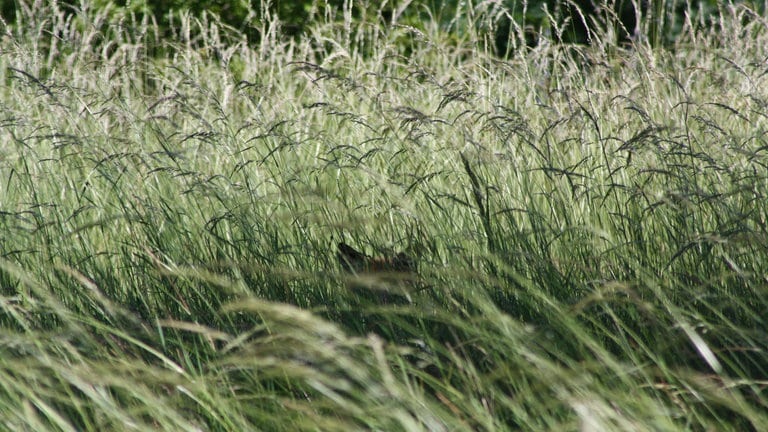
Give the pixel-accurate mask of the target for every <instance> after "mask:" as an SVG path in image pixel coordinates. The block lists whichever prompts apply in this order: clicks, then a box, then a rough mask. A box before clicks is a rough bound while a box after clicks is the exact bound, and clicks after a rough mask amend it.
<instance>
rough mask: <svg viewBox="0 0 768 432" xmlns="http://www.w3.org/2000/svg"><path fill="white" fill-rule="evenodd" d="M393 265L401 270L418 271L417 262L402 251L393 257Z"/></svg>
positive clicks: (397, 269)
mask: <svg viewBox="0 0 768 432" xmlns="http://www.w3.org/2000/svg"><path fill="white" fill-rule="evenodd" d="M392 267H394V269H395V271H399V272H413V271H416V263H415V262H414V261H413V260H412V259H411V257H409V256H408V255H406V254H405V253H404V252H400V253H398V254H397V255H395V257H394V258H392Z"/></svg>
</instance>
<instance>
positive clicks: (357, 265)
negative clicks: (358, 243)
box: [336, 242, 367, 272]
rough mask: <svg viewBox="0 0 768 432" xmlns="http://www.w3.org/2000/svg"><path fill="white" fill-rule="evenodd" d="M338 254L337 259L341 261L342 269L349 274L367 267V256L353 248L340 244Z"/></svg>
mask: <svg viewBox="0 0 768 432" xmlns="http://www.w3.org/2000/svg"><path fill="white" fill-rule="evenodd" d="M338 248H339V250H338V252H336V257H337V258H338V259H339V264H341V267H342V268H343V269H344V270H346V271H348V272H359V271H361V270H362V269H363V268H364V267H365V259H366V258H367V256H366V255H365V254H364V253H362V252H358V251H357V250H355V249H354V248H353V247H352V246H350V245H348V244H346V243H343V242H342V243H339V245H338Z"/></svg>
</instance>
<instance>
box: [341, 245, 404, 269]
mask: <svg viewBox="0 0 768 432" xmlns="http://www.w3.org/2000/svg"><path fill="white" fill-rule="evenodd" d="M338 247H339V250H338V251H337V252H336V256H337V257H338V259H339V263H340V264H341V267H342V268H343V269H344V270H345V271H347V272H350V273H411V272H414V271H415V270H416V265H415V263H414V261H413V260H412V259H411V258H410V257H409V256H408V255H406V254H405V253H403V252H400V253H398V254H396V255H394V256H383V257H371V256H369V255H366V254H364V253H362V252H360V251H358V250H356V249H355V248H353V247H352V246H350V245H348V244H346V243H343V242H342V243H339V246H338Z"/></svg>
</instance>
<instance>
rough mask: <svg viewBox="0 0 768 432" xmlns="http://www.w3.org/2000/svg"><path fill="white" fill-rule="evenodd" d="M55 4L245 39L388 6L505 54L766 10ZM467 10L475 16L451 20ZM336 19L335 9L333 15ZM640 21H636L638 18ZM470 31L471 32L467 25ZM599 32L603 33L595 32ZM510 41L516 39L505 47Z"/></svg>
mask: <svg viewBox="0 0 768 432" xmlns="http://www.w3.org/2000/svg"><path fill="white" fill-rule="evenodd" d="M29 1H30V0H12V1H8V0H6V1H3V2H0V5H1V6H0V12H1V13H2V16H3V20H4V21H5V22H7V23H13V22H14V21H15V16H16V11H17V10H18V9H19V8H22V7H24V5H25V4H27V3H29ZM58 3H59V5H60V6H61V7H62V8H63V9H65V10H70V11H72V12H76V11H77V10H78V9H79V8H80V7H82V5H83V4H84V3H85V4H90V5H92V6H93V7H96V8H107V7H110V8H121V9H124V10H127V11H128V12H131V13H134V14H137V15H142V14H151V15H153V16H154V17H155V18H156V20H157V22H158V24H159V26H160V29H161V32H164V33H167V30H168V28H169V26H170V25H171V23H172V20H171V16H172V15H171V12H178V11H188V12H190V13H191V14H192V15H193V16H202V15H203V14H204V13H212V14H215V15H216V16H218V17H219V18H220V19H221V21H222V22H223V23H224V24H227V25H228V26H231V27H233V28H235V29H237V30H238V31H240V32H241V33H243V34H244V35H245V36H246V37H247V38H248V39H249V40H251V41H257V40H259V38H260V37H261V34H260V31H261V29H263V28H264V27H263V26H262V24H264V23H265V22H268V21H271V20H273V19H274V18H275V17H276V18H278V19H279V21H280V23H281V30H282V32H283V34H284V35H286V36H289V37H301V35H302V34H303V32H304V31H305V30H306V28H307V26H308V25H309V24H310V23H311V22H312V20H313V19H317V18H318V17H322V16H323V13H322V11H323V10H324V9H326V8H329V9H331V10H333V9H336V10H340V11H341V10H344V9H345V8H347V11H348V12H349V13H351V16H352V18H353V19H354V18H359V17H360V16H362V15H366V16H368V17H370V16H378V17H379V18H380V19H381V20H382V21H383V22H385V23H389V22H392V17H393V14H394V11H397V12H398V16H397V22H398V23H401V24H402V23H405V24H408V25H414V26H418V25H419V23H420V22H422V21H424V20H438V21H439V24H440V25H441V26H442V27H443V28H444V29H445V31H447V32H454V33H456V34H464V33H465V32H466V31H468V30H470V29H468V28H466V26H469V25H471V26H475V27H477V26H478V22H481V23H482V27H483V28H482V29H481V30H485V31H487V32H489V33H488V35H489V36H490V37H492V38H493V39H494V42H495V45H496V51H497V54H498V55H500V56H505V55H508V54H509V53H510V51H511V50H512V47H511V45H510V43H509V42H510V40H513V39H514V40H517V41H518V42H519V43H520V44H524V45H528V46H532V45H536V44H537V41H538V40H539V39H540V37H541V35H545V36H546V37H548V38H550V39H552V40H554V41H556V42H560V43H580V44H588V43H591V42H592V35H593V34H595V33H596V32H597V33H601V30H602V31H604V30H606V29H607V28H608V27H612V28H611V29H610V30H613V33H612V34H615V35H616V40H615V41H611V42H614V43H617V44H623V43H627V42H629V41H631V40H634V39H636V38H638V37H639V38H643V39H644V40H645V41H647V42H648V43H650V44H651V45H654V46H670V45H671V44H672V43H673V42H674V41H675V40H676V38H677V37H678V36H679V34H680V33H681V32H682V31H683V24H684V23H685V22H686V19H688V18H686V17H690V21H691V22H694V23H695V24H697V25H699V26H702V27H704V28H710V27H714V26H715V25H716V23H717V19H716V18H717V16H718V11H719V8H722V7H728V6H729V5H731V4H746V5H747V6H749V7H751V8H753V9H754V10H755V11H756V12H758V13H760V14H763V13H764V12H765V3H764V2H760V1H756V0H744V1H741V0H731V1H728V2H719V1H715V0H698V1H696V0H612V1H605V2H600V1H595V0H570V1H555V0H528V1H523V0H501V1H478V2H475V4H469V3H467V2H463V1H459V0H448V1H437V0H413V1H411V2H407V3H406V0H394V1H389V2H384V1H379V2H376V1H368V0H365V1H354V0H348V1H345V0H273V1H266V0H234V1H229V0H213V1H205V0H190V1H185V0H163V1H160V0H115V1H110V0H91V2H90V3H88V2H83V1H81V0H63V1H59V2H58ZM468 14H472V15H474V17H475V18H478V19H477V20H460V19H456V17H460V16H462V15H468ZM339 16H341V14H339ZM638 19H639V21H638ZM473 30H478V29H477V28H474V29H473ZM602 34H605V33H602ZM512 45H517V44H512Z"/></svg>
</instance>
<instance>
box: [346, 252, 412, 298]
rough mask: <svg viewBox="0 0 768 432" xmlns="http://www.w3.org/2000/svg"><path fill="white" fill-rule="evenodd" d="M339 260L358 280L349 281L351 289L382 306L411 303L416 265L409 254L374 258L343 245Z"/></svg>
mask: <svg viewBox="0 0 768 432" xmlns="http://www.w3.org/2000/svg"><path fill="white" fill-rule="evenodd" d="M336 257H337V258H338V260H339V264H340V265H341V268H342V269H343V270H344V271H345V272H347V273H350V274H352V275H353V276H354V278H353V279H351V280H350V281H348V285H347V286H348V287H351V288H353V289H355V290H356V291H357V292H358V293H361V294H362V293H364V292H368V293H370V294H374V297H373V298H372V299H373V301H375V302H377V303H379V304H406V303H411V299H410V295H409V294H408V289H407V288H406V287H407V286H411V285H412V284H413V281H414V275H415V273H416V263H415V262H414V260H413V259H411V257H409V256H408V255H406V254H405V253H403V252H400V253H398V254H396V255H394V256H390V257H387V256H383V257H372V256H370V255H366V254H364V253H363V252H360V251H358V250H356V249H355V248H353V247H352V246H350V245H348V244H346V243H343V242H342V243H339V244H338V251H337V252H336ZM369 296H370V295H369V294H368V295H366V296H364V297H369Z"/></svg>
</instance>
